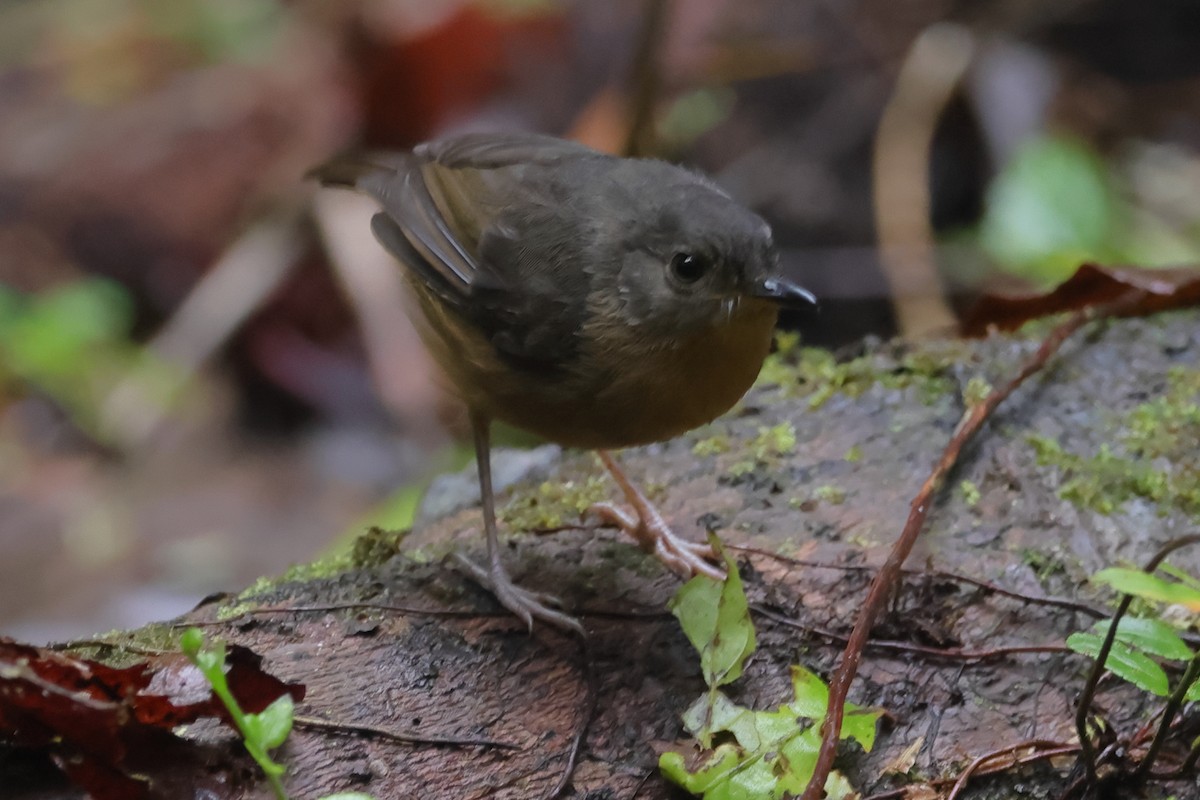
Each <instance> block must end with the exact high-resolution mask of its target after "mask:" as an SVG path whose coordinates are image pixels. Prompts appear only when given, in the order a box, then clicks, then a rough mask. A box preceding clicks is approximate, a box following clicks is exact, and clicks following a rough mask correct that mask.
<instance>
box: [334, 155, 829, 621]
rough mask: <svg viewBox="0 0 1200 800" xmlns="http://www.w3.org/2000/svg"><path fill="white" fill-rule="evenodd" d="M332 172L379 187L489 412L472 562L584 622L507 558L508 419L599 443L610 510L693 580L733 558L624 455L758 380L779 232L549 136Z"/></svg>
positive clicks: (653, 169)
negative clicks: (500, 530)
mask: <svg viewBox="0 0 1200 800" xmlns="http://www.w3.org/2000/svg"><path fill="white" fill-rule="evenodd" d="M311 175H313V176H315V177H317V178H318V179H319V180H320V181H321V182H322V184H324V185H326V186H345V187H350V188H354V189H357V190H359V191H361V192H364V193H366V194H368V195H370V196H371V197H373V198H375V200H377V201H378V202H379V203H380V205H381V206H382V207H383V210H382V211H381V212H379V213H378V214H376V215H375V216H374V217H373V218H372V220H371V229H372V230H373V231H374V233H375V236H376V238H377V239H378V240H379V241H380V243H381V244H382V245H383V246H384V247H385V248H386V249H387V250H388V251H389V252H390V253H391V254H392V255H393V256H395V257H396V259H397V260H399V261H400V263H401V264H403V265H404V267H405V273H406V275H407V277H408V282H409V283H410V284H411V286H412V288H413V293H414V294H415V296H416V299H417V304H418V306H419V308H420V312H421V313H420V314H419V315H418V316H419V325H418V327H419V329H420V331H421V335H422V338H423V340H424V342H425V344H426V346H427V347H428V348H429V349H430V351H431V352H432V354H433V356H434V357H435V359H436V361H437V362H438V363H439V364H440V365H441V368H442V370H443V371H444V372H445V374H446V377H447V378H448V379H449V381H450V383H451V384H452V385H453V387H454V388H455V389H456V390H457V392H458V394H459V395H460V396H461V398H462V399H463V401H464V402H465V403H466V405H467V408H468V409H469V411H470V418H471V424H472V428H473V430H474V438H475V455H476V460H477V462H478V469H479V483H480V489H481V492H482V496H483V518H484V529H485V531H486V533H487V546H488V564H487V566H486V568H484V567H480V566H478V565H475V564H473V563H471V562H469V561H467V560H466V559H462V561H463V563H464V564H465V565H466V566H467V567H468V568H469V569H470V571H471V573H472V575H473V576H474V577H475V579H476V580H478V581H479V582H480V583H482V584H483V585H485V586H487V587H488V588H489V589H490V590H491V591H492V592H493V593H494V594H495V596H496V598H497V599H498V600H499V601H500V602H501V603H502V604H503V605H504V606H506V607H507V608H509V609H510V610H512V611H513V613H515V614H516V615H517V616H518V617H520V618H521V619H522V620H524V621H525V622H526V624H528V625H530V626H531V627H532V625H533V620H534V619H535V618H536V619H540V620H543V621H545V622H548V623H551V624H553V625H556V626H559V627H562V628H566V629H570V630H577V631H582V628H581V627H580V625H579V623H578V621H576V620H575V619H574V618H572V617H570V616H568V615H567V614H564V613H562V612H561V611H558V610H556V609H555V608H554V607H553V606H555V605H557V603H556V601H555V600H554V598H552V597H548V596H546V595H542V594H538V593H534V592H530V591H527V590H525V589H522V588H521V587H519V586H517V585H516V584H514V583H513V582H512V579H511V578H510V577H509V575H508V573H507V571H506V570H505V569H504V565H503V564H502V563H501V561H500V547H499V540H498V537H497V532H496V515H495V501H494V498H493V494H492V480H491V467H490V438H489V434H490V423H491V421H492V420H502V421H504V422H507V423H509V424H511V425H513V426H515V427H518V428H522V429H524V430H527V431H530V432H532V433H535V434H538V435H539V436H543V437H545V438H546V439H549V440H550V441H553V442H557V443H559V444H562V445H565V446H570V447H583V448H593V449H596V450H598V451H599V455H600V458H601V460H602V461H603V462H604V465H605V466H606V467H607V468H608V470H609V472H611V473H612V476H613V478H614V479H615V480H616V482H617V484H618V485H619V486H620V487H621V490H622V492H623V493H624V495H625V497H626V499H627V500H628V502H629V504H630V505H631V506H632V513H629V512H627V511H625V510H622V509H619V508H617V507H615V506H612V505H609V504H601V505H600V506H597V507H595V509H594V510H595V511H596V512H597V513H598V514H599V515H600V516H601V517H603V518H604V519H606V520H607V521H609V522H612V523H615V524H617V525H618V526H620V527H621V528H623V529H624V530H625V531H627V532H628V533H629V534H631V535H632V536H633V538H634V539H635V540H636V541H637V542H638V544H639V545H641V547H642V548H643V549H645V550H647V551H648V552H651V553H653V554H654V555H656V556H657V557H658V558H659V560H661V561H662V562H663V563H664V564H665V565H666V566H668V567H669V568H670V569H672V570H673V571H675V572H676V573H678V574H680V575H681V576H683V577H691V576H692V575H694V574H697V573H705V574H709V575H712V576H714V577H720V576H721V575H722V573H721V571H720V570H719V569H717V568H716V567H715V566H713V565H712V564H710V563H709V562H708V561H706V559H708V558H711V557H712V552H711V549H710V548H709V547H708V546H706V545H701V544H697V543H693V542H689V541H686V540H684V539H681V538H679V537H677V536H675V535H674V534H673V533H672V532H671V530H670V528H668V527H667V525H666V523H665V522H664V521H663V519H662V517H661V516H660V515H659V514H658V512H657V511H656V510H655V508H654V507H653V506H652V505H651V504H650V502H649V501H648V500H647V499H646V497H645V496H644V495H643V494H642V493H641V492H640V491H638V490H637V488H635V487H634V485H633V484H632V483H630V481H629V479H628V478H627V477H626V476H625V474H624V473H623V472H622V471H621V469H620V467H619V466H618V465H617V462H616V461H615V460H614V459H613V458H612V456H611V455H610V454H609V453H608V452H607V450H608V449H611V448H620V447H629V446H632V445H640V444H647V443H649V442H658V441H663V440H666V439H670V438H672V437H674V436H677V435H679V434H681V433H683V432H685V431H688V430H690V429H692V428H695V427H697V426H699V425H703V424H705V423H707V422H710V421H711V420H713V419H715V418H716V417H717V416H719V415H720V414H722V413H724V412H725V411H727V410H728V409H729V408H730V407H731V406H732V405H733V404H734V403H736V402H737V400H738V399H739V398H740V397H741V396H742V395H743V394H744V393H745V391H746V390H747V389H748V388H749V387H750V385H751V383H753V381H754V379H755V377H756V376H757V375H758V371H759V369H760V367H761V366H762V362H763V359H764V358H765V357H766V355H767V352H768V350H769V349H770V344H771V334H772V330H773V329H774V326H775V322H776V318H777V316H778V306H779V305H780V304H781V303H784V304H787V303H797V302H803V303H812V302H814V300H813V297H812V295H811V294H810V293H809V292H808V291H806V290H805V289H802V288H800V287H799V286H796V285H794V284H792V283H790V282H788V281H787V280H784V279H783V278H781V277H780V276H779V275H778V266H777V256H776V253H775V249H774V245H773V243H772V241H771V229H770V227H768V225H767V223H766V222H764V221H763V220H762V219H761V218H759V217H758V216H756V215H755V214H753V213H751V212H750V211H748V210H746V209H745V208H744V207H742V206H741V205H739V204H738V203H737V202H736V201H734V200H733V199H731V198H730V197H729V195H727V194H726V193H725V192H724V191H722V190H721V189H720V188H718V187H717V186H716V185H714V184H713V183H712V182H710V181H709V180H708V179H706V178H704V177H703V176H701V175H698V174H696V173H694V172H691V171H688V170H685V169H682V168H680V167H676V166H672V165H670V164H667V163H664V162H661V161H655V160H649V159H627V158H616V157H614V156H609V155H605V154H602V153H599V152H596V151H595V150H591V149H589V148H587V147H584V146H582V145H579V144H575V143H573V142H568V141H563V140H560V139H554V138H551V137H547V136H537V135H531V134H515V133H513V134H469V135H465V136H458V137H453V138H448V139H443V140H439V141H434V142H429V143H426V144H422V145H419V146H418V147H416V148H415V149H414V150H413V151H412V152H408V153H394V154H386V155H379V156H372V157H364V158H346V159H336V160H334V161H331V162H329V163H328V164H325V165H323V166H321V167H318V168H316V169H315V170H313V171H312V173H311Z"/></svg>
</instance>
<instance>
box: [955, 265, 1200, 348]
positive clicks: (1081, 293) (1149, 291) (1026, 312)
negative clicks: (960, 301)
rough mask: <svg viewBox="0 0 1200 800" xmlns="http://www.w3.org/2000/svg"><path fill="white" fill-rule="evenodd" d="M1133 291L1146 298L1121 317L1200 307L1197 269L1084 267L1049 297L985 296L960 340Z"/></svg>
mask: <svg viewBox="0 0 1200 800" xmlns="http://www.w3.org/2000/svg"><path fill="white" fill-rule="evenodd" d="M1131 291H1141V292H1145V297H1144V299H1143V300H1142V301H1141V302H1139V303H1137V304H1135V305H1134V306H1133V307H1131V308H1129V309H1127V310H1125V311H1123V312H1122V316H1129V317H1134V316H1143V315H1146V314H1153V313H1155V312H1158V311H1167V310H1169V309H1174V308H1186V307H1189V306H1193V305H1196V304H1198V303H1200V267H1188V268H1178V269H1139V268H1136V267H1102V266H1099V265H1097V264H1084V265H1083V266H1081V267H1080V268H1079V269H1078V270H1076V271H1075V274H1074V275H1072V276H1071V277H1070V278H1068V279H1067V280H1066V281H1064V282H1063V283H1061V284H1059V285H1058V286H1057V287H1056V288H1055V289H1054V290H1053V291H1051V292H1049V293H1045V294H1027V295H1016V294H987V295H984V296H983V297H981V298H980V299H979V300H978V301H977V302H976V303H975V305H974V307H973V308H972V309H971V310H970V311H968V312H967V314H966V315H964V317H963V320H962V322H961V326H960V327H961V331H962V333H963V335H964V336H984V335H986V334H987V333H988V331H990V330H1002V331H1010V330H1015V329H1016V328H1018V327H1020V326H1021V325H1022V324H1024V323H1025V322H1028V321H1029V320H1031V319H1035V318H1037V317H1043V316H1046V315H1047V314H1057V313H1059V312H1063V311H1075V310H1078V309H1080V308H1084V307H1085V306H1093V305H1101V304H1104V303H1111V302H1113V301H1115V300H1117V299H1118V298H1120V297H1123V296H1124V295H1126V294H1128V293H1129V292H1131Z"/></svg>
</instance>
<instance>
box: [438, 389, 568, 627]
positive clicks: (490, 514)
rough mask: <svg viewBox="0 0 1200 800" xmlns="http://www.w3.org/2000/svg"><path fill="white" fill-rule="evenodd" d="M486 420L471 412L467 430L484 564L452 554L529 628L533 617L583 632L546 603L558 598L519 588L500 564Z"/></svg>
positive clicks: (489, 441) (555, 601)
mask: <svg viewBox="0 0 1200 800" xmlns="http://www.w3.org/2000/svg"><path fill="white" fill-rule="evenodd" d="M490 425H491V422H490V420H488V419H487V418H486V417H484V416H482V415H480V414H477V413H475V412H472V413H471V430H472V432H473V433H474V436H475V460H476V462H477V465H478V468H479V492H480V494H481V495H482V498H483V529H484V531H485V532H486V533H487V550H488V560H487V568H486V569H485V568H483V567H481V566H479V565H478V564H476V563H474V562H473V561H470V560H469V559H467V558H466V557H464V556H462V555H461V554H456V555H457V558H458V561H459V563H460V564H462V565H463V567H465V568H466V569H467V571H468V572H470V574H471V577H472V578H474V579H475V580H476V581H477V582H478V583H480V584H481V585H482V586H484V587H485V588H487V589H488V590H489V591H490V592H491V593H492V594H493V595H495V596H496V599H497V600H499V601H500V604H501V605H502V606H504V607H505V608H507V609H508V610H509V611H511V612H513V613H514V614H516V615H517V616H518V617H519V618H520V619H521V620H522V621H523V622H524V623H525V624H526V625H528V626H529V630H530V631H531V632H532V631H533V621H534V620H535V619H540V620H541V621H543V622H546V623H549V624H550V625H553V626H555V627H556V628H561V629H563V630H566V631H573V632H575V633H579V634H581V635H582V634H583V626H582V625H580V624H579V620H577V619H575V618H574V617H572V616H569V615H567V614H564V613H562V612H561V611H556V610H554V609H553V608H551V607H550V606H553V605H558V599H557V598H554V597H551V596H550V595H546V594H542V593H540V592H531V591H529V590H528V589H522V588H521V587H520V586H517V585H516V584H515V583H513V581H512V578H510V577H509V575H508V571H507V570H505V569H504V564H503V563H502V562H501V561H500V535H499V532H498V531H497V530H496V500H495V497H494V496H493V495H492V460H491V451H492V447H491V437H490V432H489V427H490Z"/></svg>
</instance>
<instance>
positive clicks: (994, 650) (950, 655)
mask: <svg viewBox="0 0 1200 800" xmlns="http://www.w3.org/2000/svg"><path fill="white" fill-rule="evenodd" d="M750 610H751V611H753V612H754V613H755V614H758V615H759V616H762V617H766V618H767V619H769V620H771V621H773V622H777V623H779V624H780V625H785V626H787V627H789V628H795V629H796V630H801V631H804V632H806V633H812V634H816V635H817V636H823V637H825V638H826V639H833V640H834V641H840V642H843V643H844V642H848V641H849V640H850V637H849V636H846V635H844V634H841V633H836V632H834V631H830V630H826V629H824V628H818V627H816V626H815V625H805V624H804V623H803V622H800V621H799V620H795V619H791V618H790V617H785V616H784V615H782V614H778V613H776V612H774V611H771V610H770V609H768V608H764V607H762V606H760V605H757V604H752V605H751V606H750ZM866 646H867V647H869V648H871V649H873V650H890V651H892V652H897V653H914V654H916V655H920V656H926V657H927V658H940V659H946V660H949V661H991V660H993V659H997V658H1004V657H1006V656H1012V655H1026V654H1029V653H1070V652H1072V650H1071V649H1070V648H1069V647H1067V646H1066V645H1064V644H1031V645H1013V646H1011V647H988V648H984V649H982V650H967V649H964V648H962V647H928V646H925V645H920V644H912V643H910V642H894V641H886V640H881V639H872V640H870V641H868V642H867V645H866Z"/></svg>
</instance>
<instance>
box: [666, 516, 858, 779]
mask: <svg viewBox="0 0 1200 800" xmlns="http://www.w3.org/2000/svg"><path fill="white" fill-rule="evenodd" d="M710 541H711V542H712V545H713V549H714V550H716V551H717V552H718V553H720V554H721V555H722V557H723V558H724V561H725V566H726V569H727V571H728V577H727V578H726V580H725V581H724V582H721V581H715V580H713V579H711V578H704V577H698V578H694V579H692V580H691V581H689V582H688V583H687V584H685V585H684V586H683V587H682V588H681V589H680V590H679V592H678V593H677V594H676V595H675V598H674V599H673V600H672V602H671V610H672V612H674V614H675V616H676V617H678V618H679V622H680V625H681V626H682V628H683V631H684V634H685V635H686V636H687V638H688V640H689V641H690V642H691V643H692V645H693V646H694V647H695V648H696V650H697V652H699V653H700V665H701V671H702V673H703V675H704V680H705V682H706V683H707V684H708V687H709V690H708V692H707V693H706V694H704V695H702V696H701V697H700V698H698V699H697V700H696V702H695V703H693V704H692V706H691V708H689V709H688V710H687V711H686V712H685V713H684V715H683V724H684V727H685V728H687V730H688V731H689V732H690V733H691V734H692V735H694V736H695V737H696V739H697V741H698V742H699V743H700V745H701V746H702V747H704V748H705V749H709V748H712V746H713V738H714V735H716V734H724V735H726V736H727V737H728V736H732V738H733V740H734V741H733V742H726V743H722V744H720V745H719V746H717V748H716V749H715V750H712V752H711V753H710V754H709V755H708V757H707V758H706V759H705V760H704V762H703V763H702V764H701V765H700V766H699V767H698V768H697V769H696V770H695V771H689V770H688V768H687V764H686V759H685V757H684V754H682V753H677V752H667V753H663V754H662V756H661V757H660V758H659V769H661V770H662V773H663V775H665V776H666V777H667V778H668V779H669V780H671V781H672V782H674V783H676V784H678V785H679V786H681V787H683V788H684V789H686V790H687V791H689V792H692V793H693V794H697V795H702V796H703V797H704V798H705V800H777V799H778V798H782V797H784V796H791V795H798V794H800V793H801V792H803V791H804V787H805V786H806V785H807V784H808V781H809V779H810V778H811V777H812V773H813V769H814V767H815V765H816V757H817V752H818V750H819V749H820V743H821V737H820V730H819V728H820V721H821V720H822V719H824V717H825V710H826V707H827V706H828V704H829V688H828V687H827V686H826V685H825V683H824V682H823V681H822V680H821V679H820V678H819V677H817V676H816V675H814V674H813V673H811V672H809V671H808V670H806V669H804V668H803V667H799V666H793V667H792V668H791V678H792V694H793V698H792V700H791V702H789V703H787V704H785V705H783V706H781V707H779V708H777V709H775V710H773V711H754V710H752V709H749V708H745V707H742V706H739V705H738V704H736V703H735V702H733V701H732V700H730V699H729V697H728V696H726V695H725V693H724V692H722V691H720V689H719V688H718V687H719V686H722V685H724V684H727V683H730V682H731V681H733V680H736V679H737V678H738V677H739V676H740V675H741V674H742V670H743V667H744V666H745V663H746V659H747V658H749V656H750V654H751V653H753V652H754V647H755V635H754V623H753V622H752V621H751V619H750V611H749V606H748V604H747V602H746V595H745V592H744V591H743V587H742V581H741V577H740V576H739V575H738V570H737V563H736V561H734V559H733V558H731V557H730V556H729V555H728V554H726V553H725V552H724V551H723V550H722V549H721V543H720V541H719V540H717V539H716V537H710ZM880 713H881V712H879V711H873V710H864V709H860V708H858V707H856V706H853V705H847V706H846V713H845V719H844V722H843V726H842V738H843V739H848V738H852V739H855V740H857V741H858V742H859V743H860V744H861V745H862V746H863V748H864V749H866V750H868V751H869V750H870V749H871V748H872V747H873V746H874V744H875V728H876V723H877V721H878V719H879V715H880ZM825 791H826V797H827V798H830V799H831V800H840V799H841V798H848V797H851V796H853V794H854V792H853V789H852V788H851V786H850V784H849V782H848V781H846V779H845V778H844V777H843V776H841V775H840V774H838V773H833V774H832V775H831V776H830V777H829V780H828V781H827V782H826V784H825Z"/></svg>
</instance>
